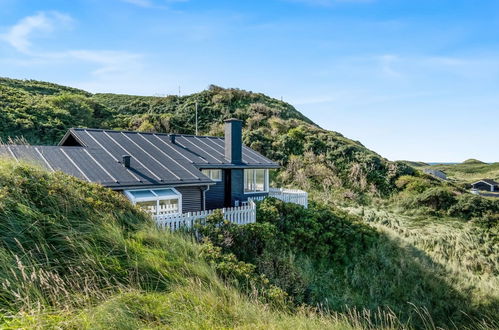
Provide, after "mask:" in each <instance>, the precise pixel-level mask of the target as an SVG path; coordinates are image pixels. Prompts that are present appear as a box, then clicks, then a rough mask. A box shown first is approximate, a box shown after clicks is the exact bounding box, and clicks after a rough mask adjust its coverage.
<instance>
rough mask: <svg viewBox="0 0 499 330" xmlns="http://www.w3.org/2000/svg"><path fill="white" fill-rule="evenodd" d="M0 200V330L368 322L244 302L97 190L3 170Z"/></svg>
mask: <svg viewBox="0 0 499 330" xmlns="http://www.w3.org/2000/svg"><path fill="white" fill-rule="evenodd" d="M0 193H1V195H2V198H1V199H0V219H1V221H0V228H1V230H0V236H1V243H0V282H1V285H0V327H2V328H34V327H43V328H45V327H58V328H59V327H63V328H88V329H109V328H121V329H134V328H144V327H147V328H165V327H171V328H185V329H190V328H227V327H240V328H262V329H264V328H283V329H284V328H289V327H291V326H294V327H301V328H342V329H349V328H357V327H358V324H359V323H358V322H360V321H361V320H363V319H365V318H364V317H363V316H360V315H355V314H351V315H341V314H336V315H333V314H328V315H324V314H321V313H317V312H316V311H314V310H312V309H310V308H294V309H293V310H291V309H290V308H288V307H287V305H286V303H285V302H284V301H282V300H279V297H281V295H279V294H278V295H276V299H275V303H274V304H272V303H270V302H268V303H265V302H263V300H262V299H260V297H259V294H258V291H255V292H254V293H253V294H252V295H248V294H243V293H242V292H241V291H239V290H238V288H237V287H236V286H234V285H231V284H230V283H226V282H224V281H222V280H221V279H220V278H218V277H217V275H216V273H215V271H214V268H213V267H211V266H210V265H209V264H208V263H207V261H205V260H206V258H207V257H206V256H205V252H204V250H203V248H202V246H201V245H198V244H195V243H194V242H193V241H192V240H191V239H190V238H189V237H184V236H182V235H181V234H177V235H174V234H170V233H168V232H165V231H159V230H157V229H156V228H155V226H154V224H153V223H152V222H151V221H150V219H149V218H148V217H147V216H146V215H145V214H142V213H141V212H139V211H138V210H136V209H135V208H133V207H132V206H131V205H130V203H128V202H126V201H125V200H124V197H123V196H121V195H119V194H117V193H114V192H111V191H109V190H107V189H105V188H102V187H100V186H98V185H93V184H88V183H84V182H81V181H79V180H77V179H74V178H72V177H69V176H66V175H64V174H62V173H54V174H52V173H46V172H43V171H41V170H37V169H34V168H32V167H29V166H26V165H18V164H12V163H9V162H5V161H2V162H1V163H0ZM277 292H279V290H277Z"/></svg>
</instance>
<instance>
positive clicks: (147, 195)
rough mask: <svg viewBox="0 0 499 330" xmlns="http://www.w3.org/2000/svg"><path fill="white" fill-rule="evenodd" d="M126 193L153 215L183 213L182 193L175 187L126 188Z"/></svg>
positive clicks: (133, 201) (136, 203)
mask: <svg viewBox="0 0 499 330" xmlns="http://www.w3.org/2000/svg"><path fill="white" fill-rule="evenodd" d="M125 195H126V196H127V197H128V199H130V200H131V201H132V203H133V204H135V205H137V206H139V207H140V208H142V209H143V210H144V211H146V212H148V213H150V214H152V215H162V214H173V213H182V195H181V194H180V193H179V192H178V191H177V190H176V189H174V188H164V189H141V190H125Z"/></svg>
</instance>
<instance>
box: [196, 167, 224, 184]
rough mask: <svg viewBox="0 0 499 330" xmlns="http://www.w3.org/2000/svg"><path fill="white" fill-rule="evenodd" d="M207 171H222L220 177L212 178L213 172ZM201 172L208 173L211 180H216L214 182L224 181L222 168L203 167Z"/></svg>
mask: <svg viewBox="0 0 499 330" xmlns="http://www.w3.org/2000/svg"><path fill="white" fill-rule="evenodd" d="M207 171H210V172H211V171H218V172H219V173H220V179H212V178H211V173H206V172H207ZM201 173H203V174H204V175H206V176H207V177H209V178H210V180H211V181H214V182H222V175H223V172H222V169H221V168H203V169H202V170H201Z"/></svg>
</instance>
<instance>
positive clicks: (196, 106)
mask: <svg viewBox="0 0 499 330" xmlns="http://www.w3.org/2000/svg"><path fill="white" fill-rule="evenodd" d="M196 135H198V101H196Z"/></svg>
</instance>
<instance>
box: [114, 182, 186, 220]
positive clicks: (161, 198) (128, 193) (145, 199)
mask: <svg viewBox="0 0 499 330" xmlns="http://www.w3.org/2000/svg"><path fill="white" fill-rule="evenodd" d="M163 189H170V190H171V191H173V192H174V193H175V194H176V196H170V197H165V196H159V195H157V194H156V193H155V192H154V191H155V190H163ZM135 191H150V192H151V193H152V194H153V195H154V197H139V198H137V197H135V196H133V194H132V192H135ZM124 193H125V196H126V197H127V198H128V199H129V200H130V201H131V202H132V204H133V205H136V204H137V203H139V202H153V201H156V214H153V215H161V214H159V202H160V201H164V200H171V199H177V200H178V212H176V213H172V214H181V213H182V194H181V193H180V192H179V191H178V190H177V189H175V188H171V187H164V188H155V189H134V190H125V191H124Z"/></svg>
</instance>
